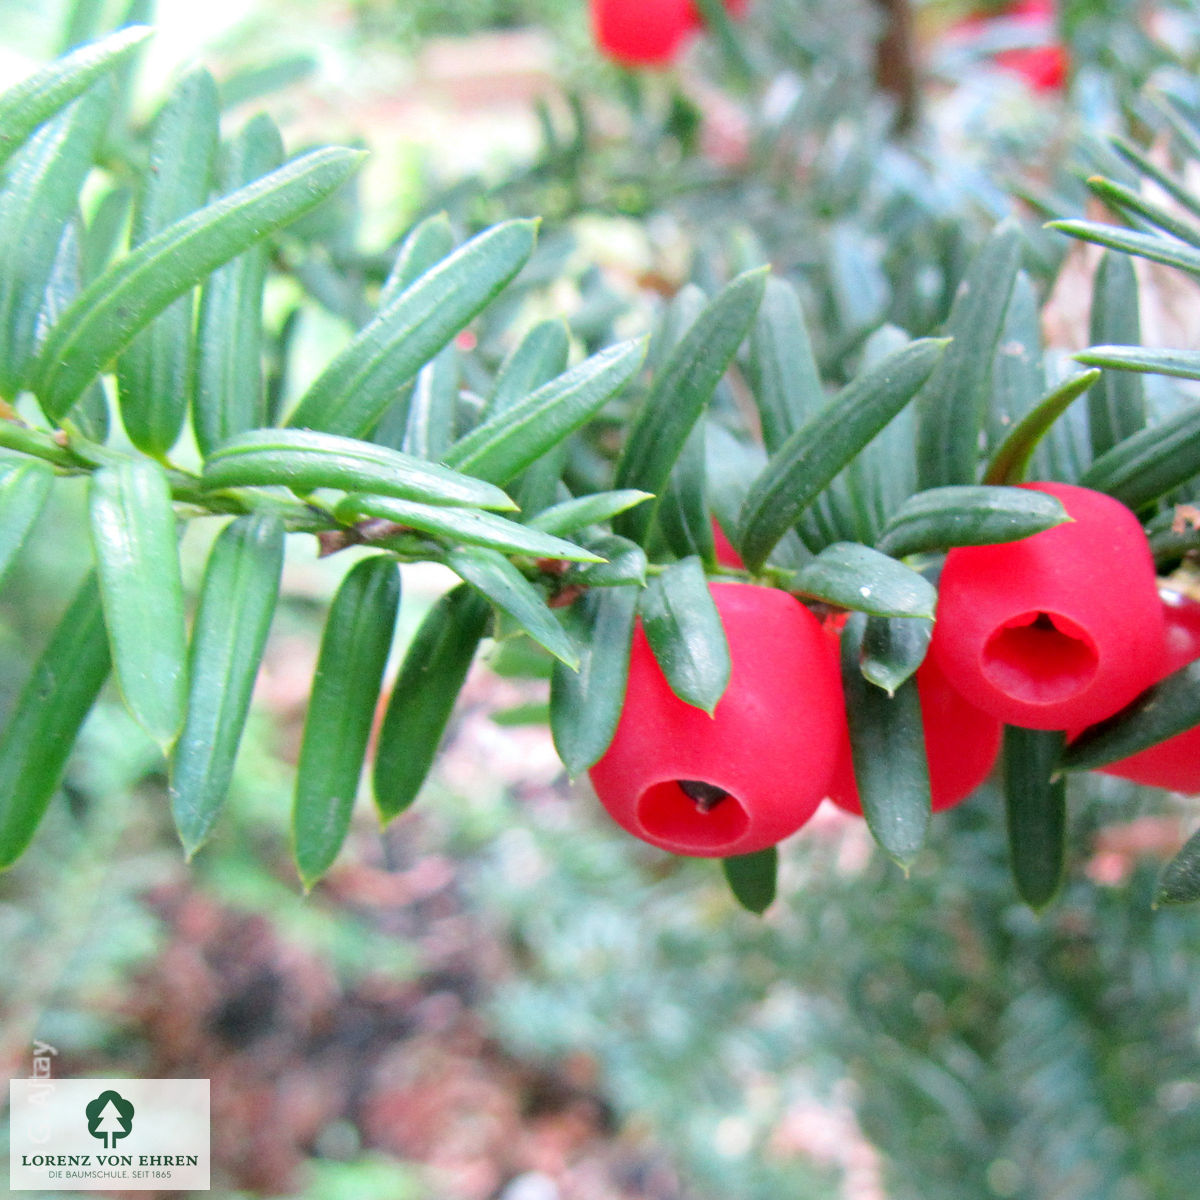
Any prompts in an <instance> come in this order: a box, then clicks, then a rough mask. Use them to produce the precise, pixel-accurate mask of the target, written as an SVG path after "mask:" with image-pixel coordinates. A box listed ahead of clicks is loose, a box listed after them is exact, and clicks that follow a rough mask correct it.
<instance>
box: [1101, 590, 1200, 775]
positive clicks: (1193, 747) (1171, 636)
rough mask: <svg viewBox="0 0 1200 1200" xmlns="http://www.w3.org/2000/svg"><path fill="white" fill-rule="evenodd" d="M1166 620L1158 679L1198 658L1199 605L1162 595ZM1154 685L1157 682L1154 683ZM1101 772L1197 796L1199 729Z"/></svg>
mask: <svg viewBox="0 0 1200 1200" xmlns="http://www.w3.org/2000/svg"><path fill="white" fill-rule="evenodd" d="M1162 601H1163V613H1164V615H1165V618H1166V661H1165V662H1164V663H1163V665H1162V669H1161V670H1160V671H1159V673H1158V677H1159V678H1162V676H1164V675H1169V674H1170V673H1171V672H1172V671H1178V670H1179V668H1180V667H1185V666H1187V664H1188V663H1190V662H1192V661H1193V660H1194V659H1197V658H1200V604H1197V603H1196V601H1195V600H1193V599H1191V598H1190V597H1188V596H1183V595H1180V594H1179V593H1178V592H1164V593H1163V594H1162ZM1155 682H1157V679H1156V680H1155ZM1101 770H1102V771H1103V772H1104V773H1105V774H1106V775H1119V776H1121V778H1122V779H1132V780H1133V781H1134V783H1144V784H1147V785H1149V786H1150V787H1160V788H1169V789H1170V790H1171V791H1173V792H1189V793H1196V792H1200V725H1196V726H1194V727H1193V728H1191V729H1188V730H1185V731H1184V732H1183V733H1178V734H1176V735H1175V736H1174V737H1173V738H1168V739H1167V740H1166V741H1165V742H1160V743H1159V744H1158V745H1157V746H1151V747H1150V748H1149V749H1148V750H1142V751H1141V752H1139V753H1138V754H1132V755H1130V756H1129V757H1128V758H1123V759H1121V761H1120V762H1115V763H1111V764H1110V765H1109V766H1107V767H1102V768H1101Z"/></svg>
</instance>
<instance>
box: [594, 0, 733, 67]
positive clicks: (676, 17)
mask: <svg viewBox="0 0 1200 1200" xmlns="http://www.w3.org/2000/svg"><path fill="white" fill-rule="evenodd" d="M748 4H749V0H725V7H726V8H727V9H728V10H729V13H730V15H731V16H733V17H735V18H736V17H741V16H742V15H743V14H744V13H745V11H746V8H747V6H748ZM703 27H704V20H703V18H702V17H701V15H700V11H699V10H698V9H697V8H696V6H695V4H694V3H693V2H692V0H592V29H593V32H594V34H595V38H596V45H597V46H599V48H600V50H601V51H602V52H603V53H604V54H606V55H608V57H609V58H612V59H615V60H616V61H617V62H619V63H623V64H625V65H626V66H630V67H655V66H665V65H667V64H668V63H670V62H671V61H672V60H673V59H674V58H675V57H676V55H678V54H679V52H680V50H681V49H682V48H683V44H684V42H685V41H686V40H687V39H688V37H689V36H690V35H691V34H693V33H696V32H698V31H699V30H701V29H703Z"/></svg>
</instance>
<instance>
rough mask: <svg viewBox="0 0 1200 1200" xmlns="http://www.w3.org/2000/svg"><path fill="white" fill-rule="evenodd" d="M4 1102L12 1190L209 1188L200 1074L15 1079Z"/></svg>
mask: <svg viewBox="0 0 1200 1200" xmlns="http://www.w3.org/2000/svg"><path fill="white" fill-rule="evenodd" d="M106 1092H113V1093H116V1098H115V1099H114V1098H113V1097H107V1098H106V1097H105V1093H106ZM89 1105H91V1106H92V1107H91V1110H90V1114H89ZM131 1105H132V1111H130V1106H131ZM9 1106H10V1107H9V1114H10V1116H9V1124H10V1128H9V1142H10V1149H9V1185H10V1187H11V1188H12V1189H13V1190H14V1191H22V1190H29V1191H48V1190H53V1191H59V1192H69V1191H88V1192H95V1191H122V1192H125V1191H206V1190H207V1189H208V1186H209V1108H208V1080H207V1079H14V1080H12V1081H11V1082H10V1083H9Z"/></svg>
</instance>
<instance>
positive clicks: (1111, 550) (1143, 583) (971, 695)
mask: <svg viewBox="0 0 1200 1200" xmlns="http://www.w3.org/2000/svg"><path fill="white" fill-rule="evenodd" d="M1021 486H1022V487H1029V488H1035V489H1037V490H1038V491H1043V492H1047V493H1049V494H1050V495H1052V496H1057V497H1058V499H1059V500H1061V501H1062V503H1063V507H1064V508H1066V510H1067V512H1068V514H1069V515H1070V516H1071V517H1072V518H1073V521H1072V522H1071V523H1069V524H1065V525H1057V526H1055V527H1054V528H1053V529H1046V530H1043V531H1042V532H1041V533H1036V534H1034V535H1033V536H1032V537H1028V538H1024V539H1022V540H1021V541H1019V542H1008V543H1005V544H1002V545H993V546H964V547H959V548H957V549H954V550H951V551H950V553H949V554H948V555H947V556H946V565H945V567H944V568H943V569H942V575H941V580H940V581H939V585H938V608H937V622H936V625H935V627H934V633H933V643H932V645H931V647H930V650H931V653H932V654H933V655H935V657H936V658H937V660H938V663H939V665H940V666H941V668H942V670H943V671H944V672H945V675H946V678H947V679H948V680H949V681H950V684H951V686H953V687H954V688H956V689H957V690H958V691H959V692H961V693H962V694H963V696H964V697H965V698H966V699H967V700H969V701H970V702H971V703H972V704H974V705H976V706H977V707H979V708H981V709H983V710H984V712H987V713H991V714H992V715H993V716H995V717H999V718H1000V720H1002V721H1007V722H1008V723H1009V724H1012V725H1022V726H1025V727H1026V728H1029V729H1068V728H1070V727H1072V726H1075V725H1091V724H1093V723H1094V722H1096V721H1100V720H1103V718H1105V717H1107V716H1111V715H1112V714H1113V713H1114V712H1116V711H1117V709H1119V708H1122V707H1123V706H1124V705H1126V704H1128V703H1129V701H1130V700H1132V699H1133V698H1134V697H1135V696H1136V695H1137V694H1138V693H1139V692H1141V691H1142V690H1143V689H1145V688H1146V687H1148V686H1149V685H1150V684H1151V683H1152V682H1153V681H1154V680H1155V678H1157V676H1158V674H1159V672H1160V670H1161V664H1162V659H1163V615H1162V605H1161V603H1160V602H1159V599H1158V588H1157V584H1156V581H1155V577H1154V561H1153V559H1152V557H1151V555H1150V547H1149V544H1148V543H1147V541H1146V535H1145V533H1144V532H1143V530H1142V527H1141V525H1140V524H1139V523H1138V520H1137V518H1136V517H1135V516H1134V515H1133V513H1131V512H1130V511H1129V509H1127V508H1126V507H1125V506H1124V505H1123V504H1121V503H1119V502H1118V501H1116V500H1114V499H1112V497H1111V496H1106V495H1104V494H1103V493H1101V492H1094V491H1091V490H1090V489H1089V488H1082V487H1076V486H1074V485H1071V484H1065V483H1036V484H1022V485H1021Z"/></svg>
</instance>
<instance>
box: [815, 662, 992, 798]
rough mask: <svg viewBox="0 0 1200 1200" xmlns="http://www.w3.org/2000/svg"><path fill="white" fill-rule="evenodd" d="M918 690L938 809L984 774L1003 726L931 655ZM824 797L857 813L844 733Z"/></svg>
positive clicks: (921, 669)
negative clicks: (959, 690)
mask: <svg viewBox="0 0 1200 1200" xmlns="http://www.w3.org/2000/svg"><path fill="white" fill-rule="evenodd" d="M917 695H918V696H919V697H920V700H921V726H922V728H923V730H924V733H925V758H926V761H927V762H928V763H929V791H930V795H931V798H932V801H933V811H934V812H941V811H942V810H943V809H947V808H951V807H952V806H953V805H955V804H958V803H960V802H961V801H963V800H965V799H966V798H967V797H968V796H969V795H970V794H971V793H972V792H973V791H974V790H975V789H976V788H977V787H978V786H979V785H980V784H981V783H982V782H983V781H984V780H985V779H986V778H987V777H988V774H989V773H990V772H991V769H992V767H993V765H994V764H995V762H996V756H997V755H998V754H999V753H1000V739H1001V735H1002V733H1003V730H1004V726H1003V725H1002V723H1001V722H1000V721H998V720H997V719H996V718H995V717H989V716H988V715H987V713H985V712H980V710H979V709H977V708H976V707H975V706H974V705H973V704H968V703H967V701H966V700H964V699H963V698H962V697H961V696H960V695H959V694H958V693H957V692H956V691H955V690H954V689H953V688H952V687H951V686H950V684H949V683H947V682H946V677H945V675H943V674H942V671H941V668H940V667H939V666H938V665H937V663H936V662H935V661H934V659H932V658H926V660H925V661H924V662H923V663H922V664H921V666H920V667H919V668H918V670H917ZM829 798H830V799H831V800H832V801H833V802H834V804H836V805H837V806H838V807H839V808H844V809H845V810H846V811H847V812H852V813H860V814H861V813H862V803H861V801H860V800H859V796H858V785H857V784H856V783H855V780H854V764H853V762H852V760H851V757H850V739H849V736H847V738H846V740H845V742H844V743H843V744H842V752H841V756H840V757H839V759H838V765H837V770H836V771H835V772H834V776H833V783H832V785H831V786H830V789H829Z"/></svg>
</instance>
